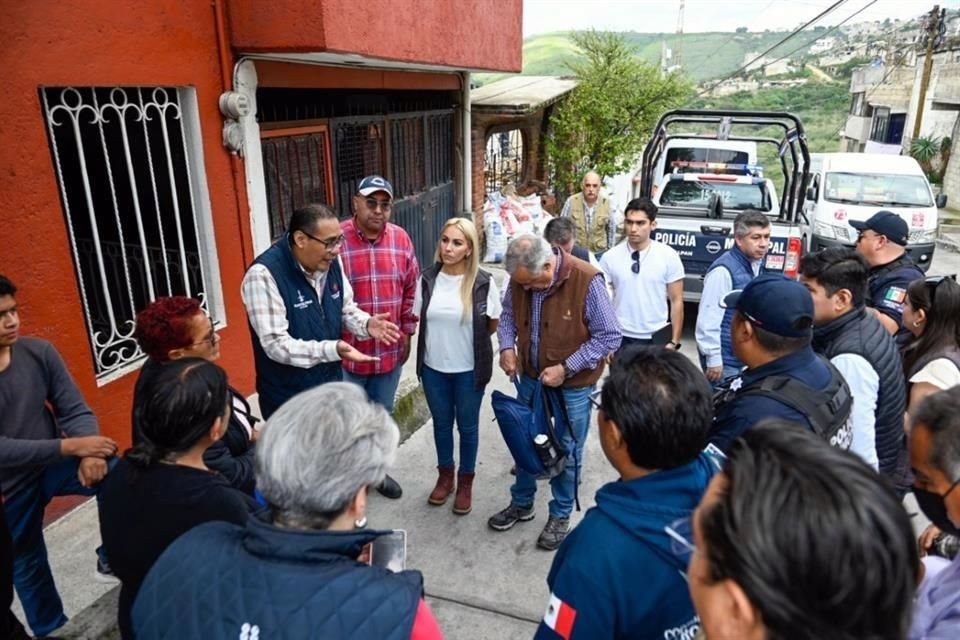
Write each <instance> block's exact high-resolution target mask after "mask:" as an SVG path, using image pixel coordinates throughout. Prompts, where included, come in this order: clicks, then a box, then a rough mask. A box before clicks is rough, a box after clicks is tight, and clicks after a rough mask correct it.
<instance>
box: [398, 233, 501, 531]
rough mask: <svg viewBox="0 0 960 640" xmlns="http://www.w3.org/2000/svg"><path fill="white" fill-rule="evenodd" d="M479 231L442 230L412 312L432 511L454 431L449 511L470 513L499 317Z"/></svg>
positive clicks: (443, 491) (445, 492) (443, 497)
mask: <svg viewBox="0 0 960 640" xmlns="http://www.w3.org/2000/svg"><path fill="white" fill-rule="evenodd" d="M479 249H480V247H479V239H478V236H477V229H476V227H475V226H474V224H473V223H472V222H471V221H470V220H468V219H466V218H451V219H449V220H447V222H446V224H444V227H443V230H442V232H441V234H440V243H439V245H438V246H437V253H436V257H435V259H434V264H433V265H431V266H430V267H427V268H426V269H424V270H423V273H421V274H420V280H419V281H418V283H417V293H416V297H415V298H414V303H413V312H414V313H415V314H417V315H418V316H419V317H420V333H419V342H418V344H417V376H418V377H419V378H420V380H421V381H422V383H423V390H424V394H425V395H426V398H427V405H428V406H429V408H430V413H431V414H432V415H433V435H434V443H435V444H436V447H437V470H438V472H439V476H438V478H437V484H436V486H435V487H434V489H433V492H431V494H430V497H429V499H428V501H429V503H430V504H433V505H442V504H445V503H446V501H447V499H448V498H449V497H450V494H451V493H453V489H454V457H453V449H454V447H453V424H454V422H456V423H457V430H458V432H459V435H460V469H459V473H457V476H456V497H455V498H454V504H453V512H454V513H456V514H459V515H464V514H467V513H470V509H471V499H472V488H473V478H474V474H475V470H476V461H477V448H478V446H479V441H480V437H479V435H480V403H481V401H482V400H483V396H484V390H485V388H486V386H487V383H488V382H490V377H491V375H492V372H493V343H492V341H491V337H490V336H491V334H493V333H494V332H495V331H496V330H497V323H498V322H499V318H500V308H501V303H500V295H499V292H498V290H497V285H496V283H495V282H494V280H493V278H492V277H491V275H490V273H488V272H487V271H484V270H483V269H480V267H479V265H480V250H479Z"/></svg>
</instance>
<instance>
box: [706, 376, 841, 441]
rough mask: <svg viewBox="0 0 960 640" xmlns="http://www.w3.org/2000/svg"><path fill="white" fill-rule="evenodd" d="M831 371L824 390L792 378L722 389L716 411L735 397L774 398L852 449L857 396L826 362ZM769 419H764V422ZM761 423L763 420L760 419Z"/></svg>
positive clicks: (771, 378)
mask: <svg viewBox="0 0 960 640" xmlns="http://www.w3.org/2000/svg"><path fill="white" fill-rule="evenodd" d="M823 361H824V363H825V364H826V365H827V367H828V368H829V369H830V383H829V384H828V385H827V387H826V388H825V389H823V390H818V389H814V388H813V387H811V386H810V385H808V384H805V383H803V382H800V381H799V380H797V379H796V378H791V377H789V376H769V377H767V378H764V379H762V380H758V381H757V382H754V383H752V384H749V385H747V386H744V387H740V388H739V389H736V390H734V389H730V388H728V389H721V390H720V391H718V392H717V395H716V397H715V399H714V408H715V409H716V410H719V409H720V407H722V406H723V405H725V404H727V403H729V402H732V401H733V400H734V398H742V397H743V396H746V395H759V396H766V397H768V398H773V399H774V400H776V401H777V402H780V403H782V404H785V405H787V406H788V407H790V408H792V409H794V410H795V411H797V412H798V413H800V414H802V415H804V416H806V418H807V420H808V421H809V422H810V425H811V426H812V427H813V431H814V433H816V434H817V435H818V436H820V437H821V438H823V439H824V440H826V441H827V442H828V443H830V445H831V446H834V447H838V448H840V449H849V448H850V444H851V442H853V425H852V424H851V417H850V410H851V409H852V408H853V395H852V394H851V393H850V387H848V386H847V381H846V380H844V379H843V375H842V374H841V373H840V372H839V371H838V370H837V368H836V367H834V366H833V365H832V364H830V362H829V361H828V360H826V359H823ZM764 417H765V416H761V417H760V419H761V420H762V419H763V418H764ZM758 421H759V420H758Z"/></svg>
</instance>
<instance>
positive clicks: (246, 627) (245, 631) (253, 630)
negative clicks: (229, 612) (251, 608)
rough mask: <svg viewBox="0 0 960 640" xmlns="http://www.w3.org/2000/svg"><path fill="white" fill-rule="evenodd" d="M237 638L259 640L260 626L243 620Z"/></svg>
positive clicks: (240, 639)
mask: <svg viewBox="0 0 960 640" xmlns="http://www.w3.org/2000/svg"><path fill="white" fill-rule="evenodd" d="M238 640H260V627H258V626H257V625H255V624H250V623H249V622H244V623H243V626H241V627H240V638H239V639H238Z"/></svg>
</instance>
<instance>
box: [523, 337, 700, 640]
mask: <svg viewBox="0 0 960 640" xmlns="http://www.w3.org/2000/svg"><path fill="white" fill-rule="evenodd" d="M637 389H643V390H644V393H637V392H636V390H637ZM598 396H599V398H598ZM591 400H592V401H593V402H594V404H596V405H597V407H598V409H599V412H598V414H597V415H598V418H597V420H598V422H599V425H600V444H601V446H602V447H603V453H604V455H606V457H607V460H609V461H610V464H612V465H613V467H614V468H615V469H616V470H617V473H619V475H620V479H619V480H618V481H616V482H611V483H609V484H607V485H605V486H603V487H602V488H601V489H600V491H598V492H597V497H596V500H597V506H596V507H594V508H592V509H590V510H589V511H588V512H587V514H586V516H584V518H583V521H582V522H581V523H580V525H579V526H578V527H577V528H576V529H574V530H573V531H572V532H571V533H570V535H569V536H568V537H567V539H566V540H565V541H564V543H563V544H562V545H561V547H560V549H559V551H557V556H556V558H554V561H553V566H552V567H551V568H550V574H549V575H548V576H547V584H548V585H549V587H550V601H549V603H548V605H547V611H546V613H545V614H544V616H543V621H542V622H541V623H540V627H539V628H538V629H537V634H536V639H537V640H550V639H555V638H564V639H565V640H570V639H571V638H650V639H651V640H653V639H654V638H656V639H657V640H661V639H662V638H692V637H693V636H694V634H695V633H696V631H697V628H698V626H699V621H698V619H697V616H696V614H695V612H694V610H693V604H692V603H691V601H690V597H689V593H688V591H687V582H686V580H685V572H686V562H685V560H684V557H683V555H682V554H681V555H678V554H677V553H676V552H675V551H674V549H673V547H672V544H671V538H670V536H669V535H668V534H667V532H666V528H667V527H669V526H671V525H672V524H674V523H676V522H677V521H684V520H685V519H687V518H689V517H690V514H691V513H692V511H693V509H694V508H695V507H696V505H697V502H698V500H699V499H700V497H701V496H702V495H703V493H704V491H705V490H706V488H707V485H708V484H709V483H710V479H711V477H713V475H714V473H715V472H716V469H717V466H718V463H717V462H715V458H714V457H712V456H710V455H708V454H707V453H703V452H702V451H703V448H704V446H705V445H706V440H707V433H708V431H709V429H710V417H711V414H712V406H711V390H710V384H709V383H708V382H707V379H706V378H705V377H704V376H703V374H702V373H701V372H700V370H699V369H698V368H697V367H696V365H694V364H693V363H692V362H691V361H690V360H689V359H687V358H686V357H684V356H682V355H680V354H678V353H676V352H674V351H668V350H665V349H657V348H646V347H641V346H631V347H627V348H626V349H624V350H623V351H622V352H621V353H619V354H618V355H617V358H616V359H615V360H614V362H613V366H612V367H611V369H610V376H609V377H608V378H607V381H606V382H605V383H604V385H603V389H602V391H598V392H595V393H594V394H593V396H591ZM598 400H599V402H598Z"/></svg>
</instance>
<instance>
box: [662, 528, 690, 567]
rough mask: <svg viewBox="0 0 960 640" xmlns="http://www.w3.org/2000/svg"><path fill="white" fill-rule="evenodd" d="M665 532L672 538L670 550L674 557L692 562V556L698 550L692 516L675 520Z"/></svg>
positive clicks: (664, 529)
mask: <svg viewBox="0 0 960 640" xmlns="http://www.w3.org/2000/svg"><path fill="white" fill-rule="evenodd" d="M663 531H664V532H665V533H666V534H667V535H668V536H670V550H671V551H673V553H674V555H676V556H677V557H679V558H682V559H683V560H684V561H685V562H687V563H689V562H690V556H692V555H693V552H694V551H696V550H697V547H696V546H695V545H694V544H693V520H692V519H691V517H690V516H687V517H685V518H680V519H679V520H674V521H673V522H672V523H671V524H670V525H669V526H666V527H664V528H663Z"/></svg>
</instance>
